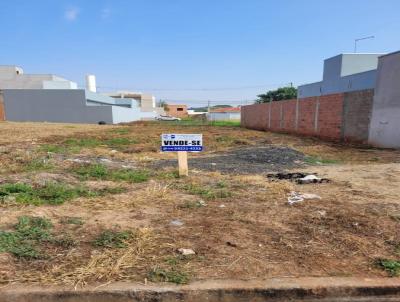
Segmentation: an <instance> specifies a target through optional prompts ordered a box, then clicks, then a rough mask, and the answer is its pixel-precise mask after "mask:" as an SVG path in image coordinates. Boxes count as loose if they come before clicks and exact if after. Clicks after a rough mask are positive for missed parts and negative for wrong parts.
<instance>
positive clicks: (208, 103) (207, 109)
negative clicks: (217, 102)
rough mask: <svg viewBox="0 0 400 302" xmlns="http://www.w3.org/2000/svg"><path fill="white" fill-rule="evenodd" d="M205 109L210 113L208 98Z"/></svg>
mask: <svg viewBox="0 0 400 302" xmlns="http://www.w3.org/2000/svg"><path fill="white" fill-rule="evenodd" d="M207 111H208V113H210V100H208V102H207Z"/></svg>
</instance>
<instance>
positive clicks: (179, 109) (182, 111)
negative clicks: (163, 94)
mask: <svg viewBox="0 0 400 302" xmlns="http://www.w3.org/2000/svg"><path fill="white" fill-rule="evenodd" d="M164 110H165V112H166V114H168V115H169V116H173V117H179V118H182V117H187V116H188V112H187V106H186V105H171V104H167V105H165V106H164Z"/></svg>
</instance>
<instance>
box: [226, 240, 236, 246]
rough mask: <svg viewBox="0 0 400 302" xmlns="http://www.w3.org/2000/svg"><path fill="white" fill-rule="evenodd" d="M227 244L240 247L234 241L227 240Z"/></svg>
mask: <svg viewBox="0 0 400 302" xmlns="http://www.w3.org/2000/svg"><path fill="white" fill-rule="evenodd" d="M226 245H227V246H230V247H238V245H237V243H235V242H233V241H227V242H226Z"/></svg>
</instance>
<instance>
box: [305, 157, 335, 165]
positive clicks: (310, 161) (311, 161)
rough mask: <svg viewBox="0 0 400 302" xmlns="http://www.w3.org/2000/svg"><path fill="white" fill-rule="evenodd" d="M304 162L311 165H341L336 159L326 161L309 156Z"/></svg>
mask: <svg viewBox="0 0 400 302" xmlns="http://www.w3.org/2000/svg"><path fill="white" fill-rule="evenodd" d="M304 162H305V163H307V164H309V165H332V164H338V163H340V161H339V160H335V159H324V158H321V157H316V156H307V157H305V158H304Z"/></svg>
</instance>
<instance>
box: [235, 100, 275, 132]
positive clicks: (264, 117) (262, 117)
mask: <svg viewBox="0 0 400 302" xmlns="http://www.w3.org/2000/svg"><path fill="white" fill-rule="evenodd" d="M268 115H269V104H254V105H250V106H242V107H241V115H240V124H241V125H242V127H245V128H249V129H255V130H266V129H267V128H268Z"/></svg>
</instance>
